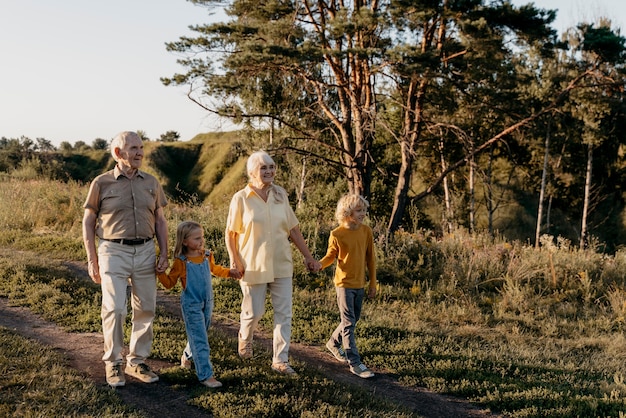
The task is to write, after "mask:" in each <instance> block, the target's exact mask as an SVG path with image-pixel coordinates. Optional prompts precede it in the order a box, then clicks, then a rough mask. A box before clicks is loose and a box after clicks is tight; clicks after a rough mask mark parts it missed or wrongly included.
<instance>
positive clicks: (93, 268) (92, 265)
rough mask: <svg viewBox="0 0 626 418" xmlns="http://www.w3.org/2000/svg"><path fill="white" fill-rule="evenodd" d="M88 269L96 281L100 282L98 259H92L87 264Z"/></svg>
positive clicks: (90, 275) (92, 278)
mask: <svg viewBox="0 0 626 418" xmlns="http://www.w3.org/2000/svg"><path fill="white" fill-rule="evenodd" d="M87 271H88V272H89V277H91V280H93V282H94V283H100V281H101V278H100V266H99V265H98V260H95V261H94V260H90V261H89V263H88V264H87Z"/></svg>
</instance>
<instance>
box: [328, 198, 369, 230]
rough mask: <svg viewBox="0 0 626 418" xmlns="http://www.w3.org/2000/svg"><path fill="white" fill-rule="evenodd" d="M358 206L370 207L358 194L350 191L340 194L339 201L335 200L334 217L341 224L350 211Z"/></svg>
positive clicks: (350, 213)
mask: <svg viewBox="0 0 626 418" xmlns="http://www.w3.org/2000/svg"><path fill="white" fill-rule="evenodd" d="M360 206H363V207H364V208H365V209H367V208H369V207H370V204H369V202H368V201H367V200H365V198H364V197H363V196H361V195H360V194H356V193H350V194H347V195H344V196H342V197H341V199H339V202H337V210H336V211H335V219H337V222H339V224H343V223H344V221H345V220H346V219H348V218H349V217H350V215H352V211H353V210H355V209H356V208H358V207H360Z"/></svg>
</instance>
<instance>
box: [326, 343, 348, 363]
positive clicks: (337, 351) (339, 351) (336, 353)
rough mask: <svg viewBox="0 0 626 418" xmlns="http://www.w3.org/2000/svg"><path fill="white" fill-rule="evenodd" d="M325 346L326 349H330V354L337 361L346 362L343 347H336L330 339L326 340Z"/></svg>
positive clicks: (346, 357)
mask: <svg viewBox="0 0 626 418" xmlns="http://www.w3.org/2000/svg"><path fill="white" fill-rule="evenodd" d="M326 348H327V349H328V351H330V354H332V355H333V357H335V358H336V359H337V360H338V361H340V362H342V363H347V362H348V356H346V352H345V351H344V349H343V347H337V346H336V345H333V343H332V342H331V341H328V342H327V343H326Z"/></svg>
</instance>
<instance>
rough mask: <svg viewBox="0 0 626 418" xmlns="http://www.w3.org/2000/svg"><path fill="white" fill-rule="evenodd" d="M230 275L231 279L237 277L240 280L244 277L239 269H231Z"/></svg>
mask: <svg viewBox="0 0 626 418" xmlns="http://www.w3.org/2000/svg"><path fill="white" fill-rule="evenodd" d="M228 277H230V278H231V279H236V280H239V279H241V277H242V274H241V272H240V271H239V270H237V269H230V270H229V271H228Z"/></svg>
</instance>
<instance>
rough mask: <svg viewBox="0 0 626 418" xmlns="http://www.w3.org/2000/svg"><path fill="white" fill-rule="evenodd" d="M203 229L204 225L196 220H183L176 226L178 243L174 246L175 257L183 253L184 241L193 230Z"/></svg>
mask: <svg viewBox="0 0 626 418" xmlns="http://www.w3.org/2000/svg"><path fill="white" fill-rule="evenodd" d="M196 229H202V225H200V224H199V223H198V222H195V221H183V222H181V223H179V224H178V227H176V245H175V246H174V257H179V256H181V255H183V250H184V248H183V247H184V245H183V241H184V240H185V239H186V238H187V237H189V235H190V234H191V232H192V231H195V230H196Z"/></svg>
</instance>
